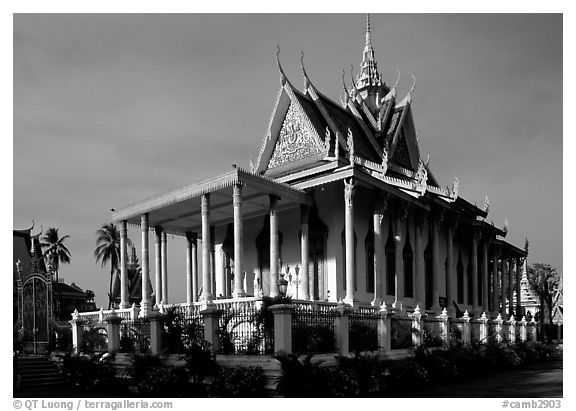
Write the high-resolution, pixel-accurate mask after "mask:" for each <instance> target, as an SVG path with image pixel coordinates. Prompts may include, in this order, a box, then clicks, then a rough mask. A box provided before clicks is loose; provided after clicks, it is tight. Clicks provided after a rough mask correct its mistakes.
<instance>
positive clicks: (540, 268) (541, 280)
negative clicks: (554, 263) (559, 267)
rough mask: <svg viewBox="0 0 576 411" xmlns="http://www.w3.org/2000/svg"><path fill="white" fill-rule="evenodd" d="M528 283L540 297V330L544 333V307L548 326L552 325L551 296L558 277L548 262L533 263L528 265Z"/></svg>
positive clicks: (556, 285)
mask: <svg viewBox="0 0 576 411" xmlns="http://www.w3.org/2000/svg"><path fill="white" fill-rule="evenodd" d="M527 274H528V284H530V288H532V291H534V293H536V295H537V296H538V297H539V299H540V312H541V313H542V315H541V318H540V330H541V332H542V335H543V336H545V337H546V335H545V333H544V309H547V310H548V318H549V321H550V326H552V309H553V301H552V300H553V297H554V294H555V293H556V291H557V290H558V286H559V284H560V277H559V275H558V273H557V272H556V269H555V268H554V267H551V266H550V265H549V264H542V263H534V264H532V266H531V267H528V273H527Z"/></svg>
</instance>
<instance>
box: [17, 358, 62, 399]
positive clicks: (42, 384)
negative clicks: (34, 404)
mask: <svg viewBox="0 0 576 411" xmlns="http://www.w3.org/2000/svg"><path fill="white" fill-rule="evenodd" d="M18 374H20V378H21V389H20V391H21V392H22V393H24V392H25V393H34V394H39V395H40V394H42V393H46V394H51V393H54V392H55V391H62V390H66V387H67V384H66V381H65V380H64V376H63V375H62V373H61V372H60V370H59V369H58V367H57V366H56V365H55V364H54V363H52V362H51V361H50V360H49V359H48V357H44V356H23V357H19V358H18Z"/></svg>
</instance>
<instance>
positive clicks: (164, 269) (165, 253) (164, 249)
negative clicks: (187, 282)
mask: <svg viewBox="0 0 576 411" xmlns="http://www.w3.org/2000/svg"><path fill="white" fill-rule="evenodd" d="M162 303H164V304H168V303H169V301H168V239H167V238H166V232H165V231H163V232H162Z"/></svg>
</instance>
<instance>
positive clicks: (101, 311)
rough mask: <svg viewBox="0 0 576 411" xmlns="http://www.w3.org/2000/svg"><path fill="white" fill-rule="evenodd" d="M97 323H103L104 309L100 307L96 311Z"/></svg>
mask: <svg viewBox="0 0 576 411" xmlns="http://www.w3.org/2000/svg"><path fill="white" fill-rule="evenodd" d="M98 322H100V323H102V322H104V308H102V307H100V310H99V311H98Z"/></svg>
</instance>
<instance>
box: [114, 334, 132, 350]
mask: <svg viewBox="0 0 576 411" xmlns="http://www.w3.org/2000/svg"><path fill="white" fill-rule="evenodd" d="M135 350H136V347H135V344H134V338H132V337H131V336H129V335H123V336H122V337H120V349H119V350H118V351H119V352H123V353H133V352H135Z"/></svg>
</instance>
